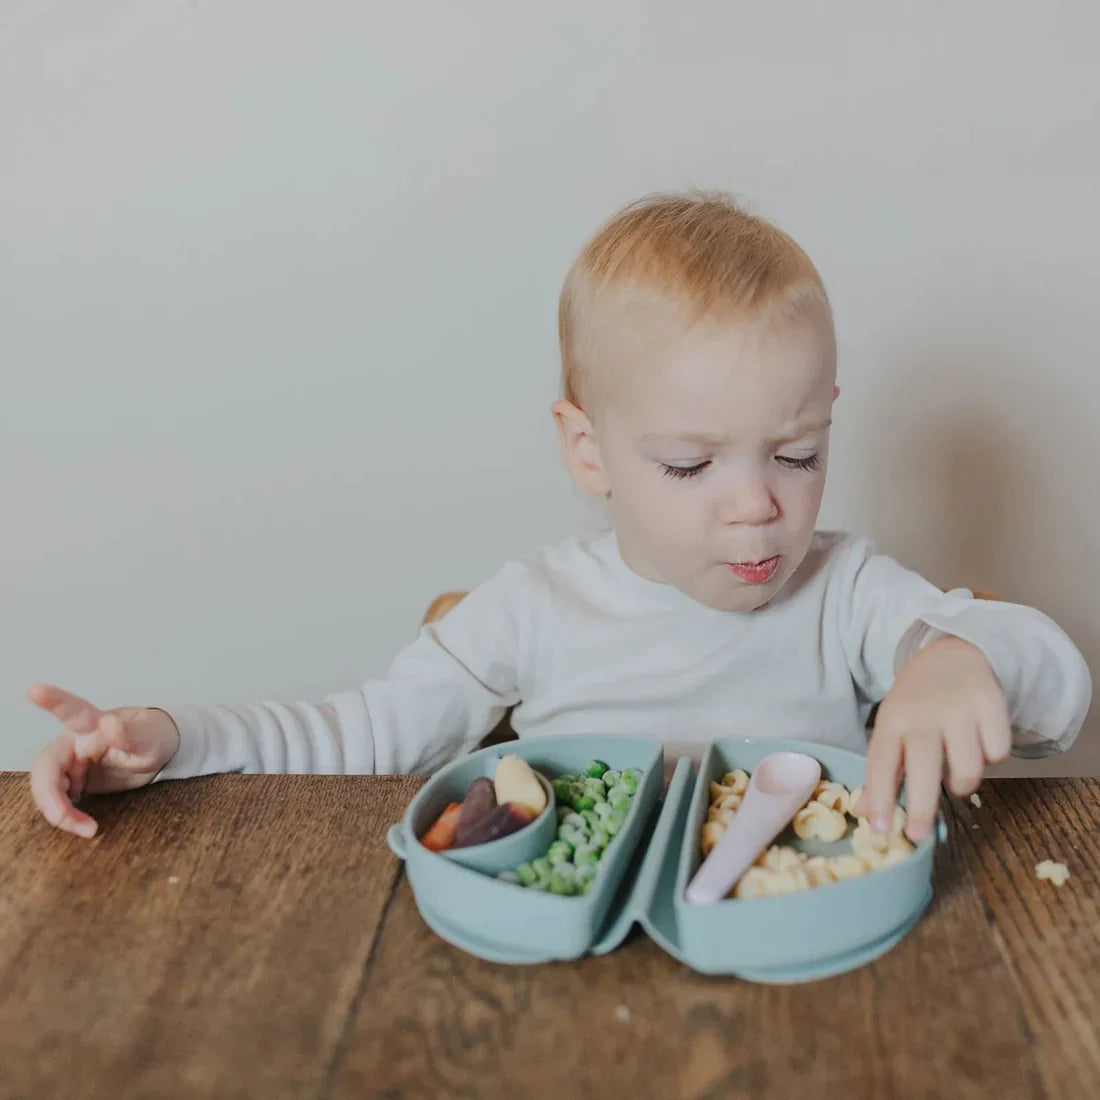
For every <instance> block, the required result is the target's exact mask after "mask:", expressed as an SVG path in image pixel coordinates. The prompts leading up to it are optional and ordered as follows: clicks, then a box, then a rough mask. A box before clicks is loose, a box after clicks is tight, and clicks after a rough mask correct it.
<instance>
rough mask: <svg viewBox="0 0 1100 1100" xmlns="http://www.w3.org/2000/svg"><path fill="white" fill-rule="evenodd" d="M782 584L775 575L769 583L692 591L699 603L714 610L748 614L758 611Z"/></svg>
mask: <svg viewBox="0 0 1100 1100" xmlns="http://www.w3.org/2000/svg"><path fill="white" fill-rule="evenodd" d="M781 586H782V580H781V578H779V577H773V578H772V579H771V580H770V581H768V583H767V584H755V585H738V586H737V587H735V588H733V589H726V590H725V591H721V592H708V593H706V594H705V595H704V594H702V593H694V592H693V593H690V595H691V596H692V597H693V598H694V599H696V600H698V602H699V603H702V604H705V605H706V606H707V607H709V608H711V610H713V611H733V612H738V613H740V614H747V613H748V612H750V611H756V610H757V609H758V608H761V607H763V606H764V604H766V603H767V602H768V601H769V600H770V599H772V598H773V597H774V596H775V594H776V592H778V591H779V589H780V587H781Z"/></svg>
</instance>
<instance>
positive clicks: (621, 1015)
mask: <svg viewBox="0 0 1100 1100" xmlns="http://www.w3.org/2000/svg"><path fill="white" fill-rule="evenodd" d="M615 1018H616V1019H617V1020H620V1021H621V1022H622V1023H624V1024H626V1023H629V1022H630V1009H629V1008H627V1007H626V1005H619V1007H618V1008H616V1009H615Z"/></svg>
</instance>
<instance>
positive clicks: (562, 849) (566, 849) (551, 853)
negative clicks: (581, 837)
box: [546, 840, 573, 864]
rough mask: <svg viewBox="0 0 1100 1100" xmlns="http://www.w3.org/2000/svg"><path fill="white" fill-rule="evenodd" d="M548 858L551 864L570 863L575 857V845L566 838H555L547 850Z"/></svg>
mask: <svg viewBox="0 0 1100 1100" xmlns="http://www.w3.org/2000/svg"><path fill="white" fill-rule="evenodd" d="M546 858H547V859H548V860H549V861H550V863H551V864H558V863H568V862H569V861H570V860H571V859H572V858H573V845H572V844H570V843H569V842H568V841H565V840H555V841H554V843H553V844H551V845H550V848H549V849H548V850H547V853H546Z"/></svg>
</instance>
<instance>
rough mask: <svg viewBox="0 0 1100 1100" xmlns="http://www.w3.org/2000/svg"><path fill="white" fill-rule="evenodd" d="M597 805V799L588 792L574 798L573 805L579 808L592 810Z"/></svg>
mask: <svg viewBox="0 0 1100 1100" xmlns="http://www.w3.org/2000/svg"><path fill="white" fill-rule="evenodd" d="M595 805H596V800H595V799H594V798H593V797H592V796H591V795H587V794H582V795H581V796H580V797H579V798H574V799H573V806H574V807H575V808H576V809H578V810H591V809H592V807H593V806H595Z"/></svg>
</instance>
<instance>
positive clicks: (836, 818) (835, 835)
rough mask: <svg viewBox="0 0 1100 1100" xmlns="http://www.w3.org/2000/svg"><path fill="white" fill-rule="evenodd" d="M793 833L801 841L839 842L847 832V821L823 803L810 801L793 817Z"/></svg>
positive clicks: (839, 813)
mask: <svg viewBox="0 0 1100 1100" xmlns="http://www.w3.org/2000/svg"><path fill="white" fill-rule="evenodd" d="M794 831H795V833H796V834H797V835H798V836H800V837H801V838H802V839H803V840H813V839H817V840H828V841H832V840H839V839H840V838H841V837H842V836H843V835H844V834H845V833H846V832H847V831H848V819H847V818H846V817H845V816H844V815H843V814H842V813H841V812H840V811H839V810H830V809H829V807H828V806H826V805H825V804H824V803H823V802H816V801H810V802H808V803H807V804H806V805H805V806H803V807H802V809H801V810H799V811H798V813H796V814H795V815H794Z"/></svg>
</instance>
